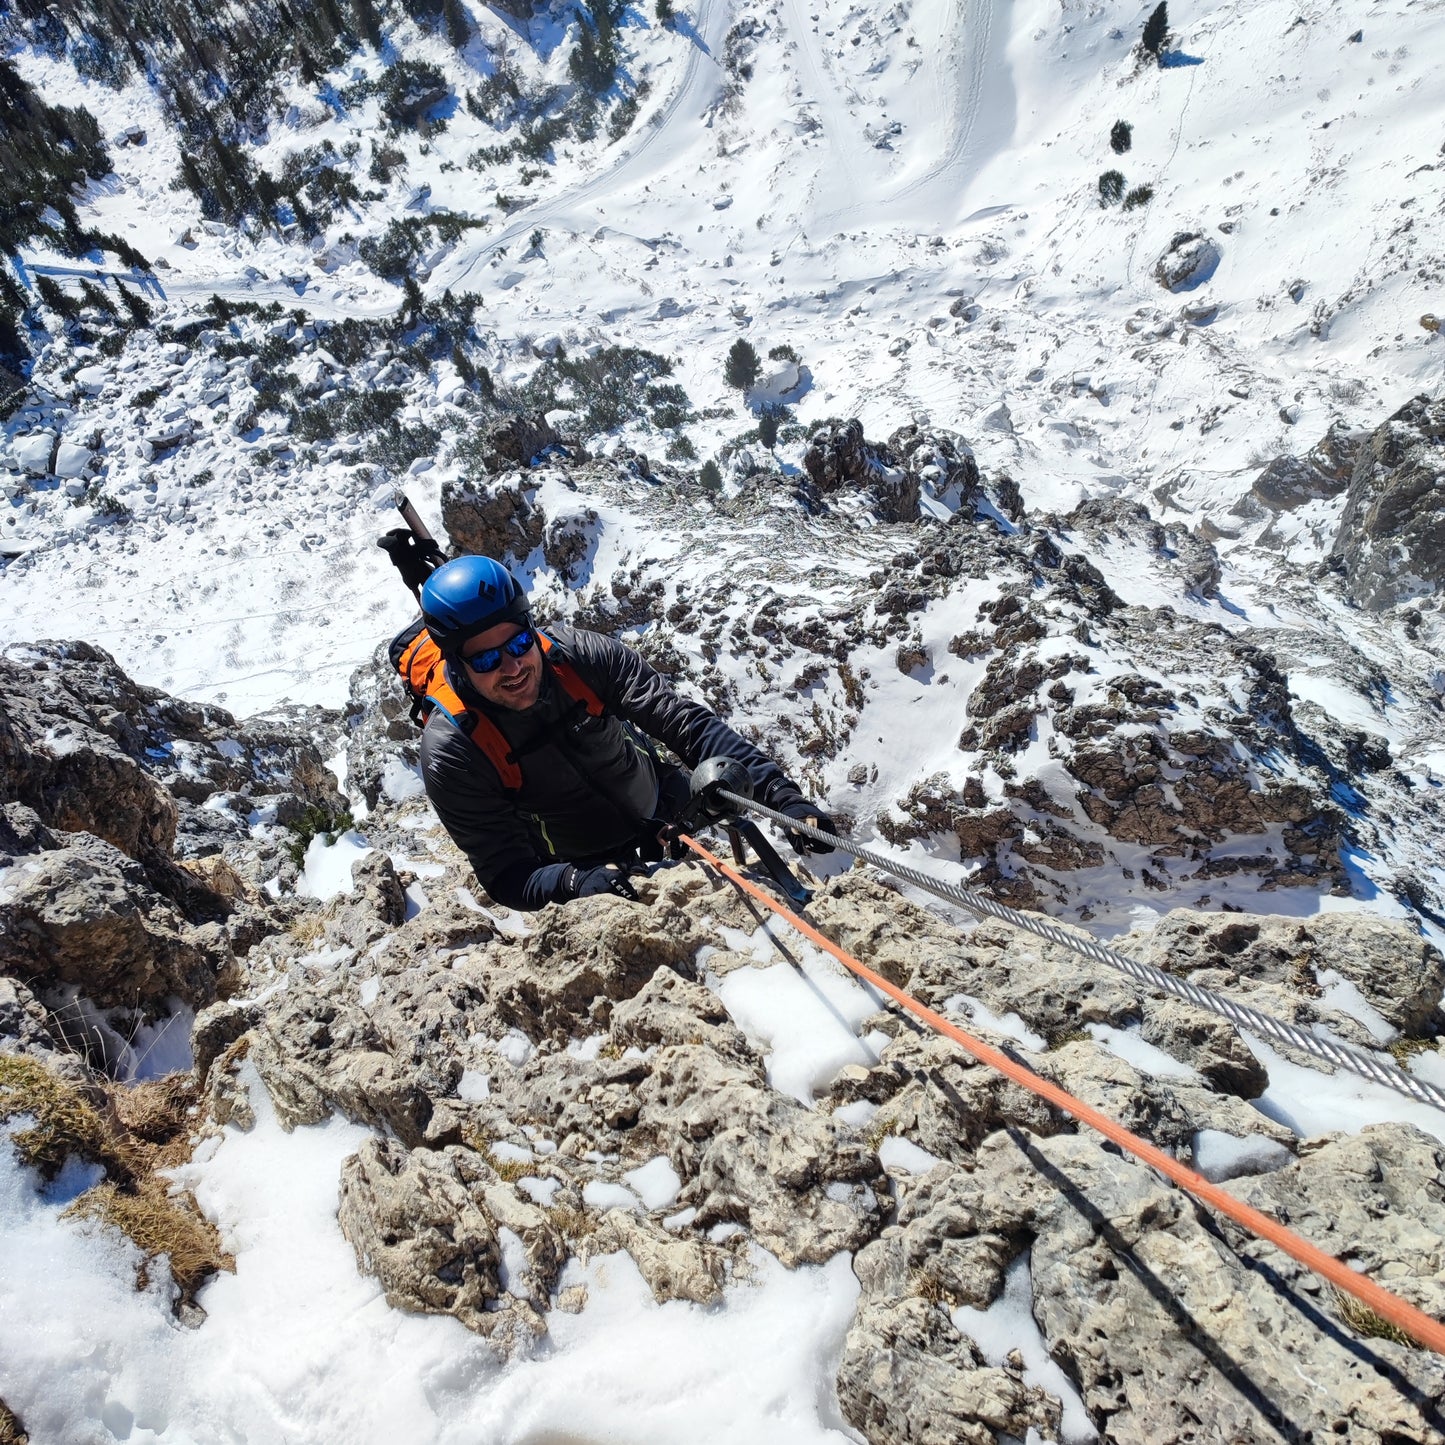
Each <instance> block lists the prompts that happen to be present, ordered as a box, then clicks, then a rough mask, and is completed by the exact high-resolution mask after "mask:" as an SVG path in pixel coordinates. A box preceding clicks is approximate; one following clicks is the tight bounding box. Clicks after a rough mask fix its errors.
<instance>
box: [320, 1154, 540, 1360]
mask: <svg viewBox="0 0 1445 1445" xmlns="http://www.w3.org/2000/svg"><path fill="white" fill-rule="evenodd" d="M489 1179H490V1182H491V1183H492V1184H493V1185H494V1186H495V1185H496V1184H497V1180H496V1176H495V1175H494V1174H492V1172H491V1171H490V1170H488V1169H486V1167H485V1166H484V1165H480V1164H479V1161H478V1160H477V1157H476V1155H475V1154H473V1153H472V1152H471V1151H470V1150H464V1149H448V1150H430V1149H419V1150H412V1151H408V1150H406V1149H405V1148H403V1147H402V1146H401V1145H400V1144H399V1143H397V1142H396V1141H395V1140H387V1139H374V1140H370V1141H368V1142H367V1143H366V1144H364V1145H363V1146H362V1147H361V1150H360V1151H359V1152H358V1153H356V1154H354V1155H352V1157H351V1158H350V1159H348V1160H347V1161H346V1163H345V1164H344V1165H343V1166H342V1171H341V1202H340V1205H339V1207H338V1209H337V1221H338V1223H339V1224H340V1225H341V1232H342V1233H343V1234H344V1235H345V1236H346V1238H347V1239H348V1240H349V1241H350V1242H351V1247H352V1248H353V1249H354V1250H355V1251H356V1263H357V1267H358V1268H359V1269H360V1270H361V1271H362V1272H363V1273H364V1274H372V1275H375V1276H376V1277H377V1279H378V1280H379V1281H380V1282H381V1285H382V1288H383V1289H384V1290H385V1292H386V1299H387V1303H388V1304H390V1305H392V1306H394V1307H395V1308H397V1309H405V1310H410V1311H412V1312H414V1313H422V1314H447V1315H452V1316H453V1317H454V1318H456V1319H457V1320H459V1321H460V1322H461V1323H462V1324H464V1325H465V1326H466V1327H467V1328H468V1329H469V1330H474V1331H475V1332H476V1333H478V1334H482V1335H487V1336H489V1337H491V1338H493V1339H495V1340H497V1342H498V1343H499V1344H504V1345H510V1344H516V1343H520V1342H521V1341H523V1340H525V1339H529V1338H532V1337H533V1336H535V1335H538V1334H540V1333H542V1332H543V1330H544V1329H545V1326H544V1324H543V1322H542V1319H541V1317H540V1315H539V1314H538V1313H537V1311H536V1310H535V1309H534V1308H532V1306H531V1304H530V1302H529V1301H528V1300H527V1299H526V1298H525V1297H518V1296H516V1295H513V1294H511V1293H509V1292H508V1290H507V1289H506V1288H505V1287H504V1286H503V1283H502V1278H503V1273H504V1265H503V1261H502V1251H501V1246H500V1243H499V1241H498V1231H497V1224H496V1221H495V1220H494V1219H493V1218H492V1217H491V1215H490V1214H489V1213H488V1211H487V1208H486V1197H487V1194H486V1190H485V1187H484V1186H485V1184H486V1183H487V1182H488V1180H489Z"/></svg>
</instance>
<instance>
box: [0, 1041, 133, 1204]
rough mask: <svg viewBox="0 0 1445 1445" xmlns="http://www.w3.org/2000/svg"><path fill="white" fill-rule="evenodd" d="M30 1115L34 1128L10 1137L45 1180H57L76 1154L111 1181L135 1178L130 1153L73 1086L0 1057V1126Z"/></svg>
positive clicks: (37, 1066)
mask: <svg viewBox="0 0 1445 1445" xmlns="http://www.w3.org/2000/svg"><path fill="white" fill-rule="evenodd" d="M27 1114H28V1115H30V1116H31V1117H32V1118H34V1120H35V1122H34V1124H32V1125H31V1126H30V1127H29V1128H28V1129H22V1130H20V1131H19V1132H18V1133H16V1134H15V1135H13V1136H12V1137H13V1138H14V1142H15V1147H16V1148H17V1149H18V1150H19V1151H20V1157H21V1158H22V1159H23V1160H24V1161H25V1162H26V1163H27V1164H29V1165H30V1166H31V1167H32V1168H34V1169H38V1170H39V1171H40V1174H41V1177H42V1178H44V1179H54V1178H55V1176H56V1175H57V1174H58V1173H60V1170H61V1168H62V1166H63V1165H64V1164H65V1161H66V1159H67V1158H69V1156H70V1155H72V1154H78V1155H80V1156H81V1157H82V1158H84V1159H92V1160H94V1161H95V1162H96V1163H97V1164H100V1165H102V1166H104V1168H105V1171H106V1173H107V1174H109V1175H110V1176H111V1177H113V1178H121V1179H126V1180H129V1179H130V1178H132V1177H133V1176H134V1172H135V1163H134V1160H133V1159H132V1158H131V1157H130V1152H129V1151H128V1150H127V1149H126V1148H125V1147H124V1146H123V1145H122V1144H120V1143H119V1142H118V1141H117V1140H116V1138H115V1137H114V1134H113V1133H112V1131H111V1129H110V1127H109V1125H107V1123H106V1121H105V1119H104V1118H103V1117H102V1115H101V1113H100V1111H99V1110H98V1109H96V1108H95V1106H94V1105H93V1104H91V1102H90V1101H89V1100H88V1099H87V1098H86V1097H85V1095H84V1094H83V1093H82V1092H81V1091H80V1090H79V1089H78V1088H76V1086H75V1085H74V1084H71V1083H68V1082H66V1080H64V1079H62V1078H61V1077H60V1076H59V1075H57V1074H54V1073H52V1072H51V1071H50V1070H49V1069H47V1068H46V1067H45V1065H44V1064H41V1063H38V1062H37V1061H36V1060H34V1059H31V1058H27V1057H25V1056H24V1055H22V1054H0V1122H4V1121H6V1120H9V1119H14V1118H17V1117H20V1116H23V1115H27Z"/></svg>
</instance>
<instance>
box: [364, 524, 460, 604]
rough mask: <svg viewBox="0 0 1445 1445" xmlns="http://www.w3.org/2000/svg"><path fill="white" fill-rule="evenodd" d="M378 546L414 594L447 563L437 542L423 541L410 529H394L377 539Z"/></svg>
mask: <svg viewBox="0 0 1445 1445" xmlns="http://www.w3.org/2000/svg"><path fill="white" fill-rule="evenodd" d="M376 545H377V546H378V547H380V548H381V550H382V551H383V552H385V553H386V555H387V556H388V557H390V558H391V565H392V566H393V567H395V568H396V570H397V571H398V572H400V573H401V580H402V581H403V582H405V583H406V585H407V586H408V587H410V588H411V590H412V591H413V592H416V591H418V590H419V589H420V588H421V585H422V583H423V582H425V581H426V579H427V578H428V577H430V576H431V574H432V573H433V572H435V571H436V569H437V568H438V567H440V566H441V564H442V563H443V562H445V561H446V558H445V557H443V556H442V549H441V548H440V547H438V546H437V544H436V543H435V542H433V541H431V540H430V539H428V540H427V541H425V542H424V541H422V539H421V538H420V537H418V536H417V535H416V533H415V532H413V531H412V530H411V528H410V527H393V528H392V529H391V531H389V532H388V533H387V534H386V535H385V536H384V537H378V538H377V539H376Z"/></svg>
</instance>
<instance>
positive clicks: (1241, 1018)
mask: <svg viewBox="0 0 1445 1445" xmlns="http://www.w3.org/2000/svg"><path fill="white" fill-rule="evenodd" d="M721 796H722V797H724V798H725V799H727V801H728V802H729V803H731V804H733V806H734V807H736V808H740V809H744V810H746V811H747V812H749V813H755V814H757V816H758V817H760V818H766V819H768V821H769V822H771V823H775V824H777V825H778V826H779V827H781V828H786V829H787V830H788V831H789V832H792V833H803V834H805V835H807V836H808V837H811V838H816V839H818V840H819V841H820V842H825V843H828V844H829V845H831V846H832V847H834V848H836V849H837V850H838V851H839V852H840V853H847V854H849V855H850V856H852V857H854V858H857V859H859V860H860V861H862V862H864V863H868V864H870V865H871V866H872V867H874V868H877V869H880V870H881V871H882V872H884V873H888V874H891V875H892V876H893V877H895V878H899V879H902V880H903V881H904V882H905V883H911V884H912V885H913V886H914V887H915V888H921V889H922V890H923V891H924V892H925V893H931V894H933V895H934V897H936V898H942V899H943V900H944V901H945V902H948V903H956V904H958V905H959V907H961V908H966V909H968V911H969V912H970V913H975V914H979V915H981V916H983V917H988V918H997V919H999V920H1000V921H1001V922H1003V923H1008V924H1012V925H1013V927H1015V928H1022V929H1023V930H1024V931H1025V932H1027V933H1032V934H1034V935H1036V936H1037V937H1039V938H1044V939H1047V940H1048V941H1049V942H1050V943H1057V944H1059V945H1060V946H1061V947H1063V948H1067V949H1071V950H1072V951H1073V952H1074V953H1079V954H1082V955H1083V956H1084V957H1085V958H1091V959H1093V960H1094V961H1095V962H1096V963H1102V964H1104V965H1106V966H1107V967H1109V968H1112V969H1116V970H1117V971H1118V972H1120V973H1122V974H1125V975H1127V976H1128V977H1129V978H1132V979H1133V980H1134V981H1135V982H1136V983H1142V984H1146V985H1148V986H1149V987H1150V988H1156V989H1159V990H1160V991H1161V992H1163V993H1167V994H1172V995H1173V996H1174V997H1175V998H1178V999H1183V1000H1184V1002H1185V1003H1191V1004H1193V1005H1195V1007H1196V1008H1202V1009H1207V1010H1208V1011H1209V1012H1210V1013H1214V1014H1218V1015H1219V1016H1220V1017H1221V1018H1226V1019H1228V1020H1229V1021H1230V1022H1231V1023H1233V1024H1238V1025H1239V1026H1240V1027H1242V1028H1247V1029H1252V1030H1254V1032H1256V1033H1258V1034H1262V1035H1263V1036H1264V1037H1266V1038H1268V1039H1271V1040H1273V1041H1274V1042H1276V1043H1280V1044H1285V1045H1287V1046H1288V1047H1290V1048H1293V1049H1298V1050H1300V1051H1301V1052H1302V1053H1307V1054H1311V1055H1313V1056H1314V1057H1315V1058H1317V1059H1322V1060H1324V1062H1325V1063H1328V1064H1333V1065H1334V1066H1335V1067H1336V1068H1341V1069H1347V1070H1349V1072H1350V1073H1352V1074H1357V1075H1358V1076H1359V1077H1360V1078H1362V1079H1368V1080H1369V1081H1370V1082H1371V1083H1375V1084H1382V1085H1383V1086H1384V1087H1385V1088H1387V1089H1393V1090H1394V1091H1395V1092H1396V1093H1397V1094H1403V1095H1404V1096H1405V1097H1406V1098H1408V1099H1413V1100H1414V1101H1415V1102H1416V1103H1419V1104H1428V1105H1430V1106H1431V1107H1432V1108H1436V1109H1445V1089H1440V1088H1437V1087H1436V1086H1435V1085H1434V1084H1431V1083H1429V1082H1427V1081H1426V1080H1424V1079H1420V1078H1416V1077H1415V1075H1414V1074H1409V1073H1406V1072H1405V1070H1404V1069H1402V1068H1400V1067H1399V1066H1398V1065H1397V1064H1396V1063H1395V1062H1394V1060H1392V1059H1387V1058H1385V1057H1383V1056H1382V1055H1380V1054H1376V1053H1371V1052H1369V1051H1368V1050H1366V1049H1361V1048H1357V1047H1356V1046H1355V1045H1354V1044H1347V1043H1345V1042H1344V1041H1343V1040H1341V1039H1332V1038H1322V1037H1321V1036H1320V1035H1318V1034H1316V1033H1313V1032H1311V1031H1309V1030H1306V1029H1302V1028H1298V1027H1297V1026H1296V1025H1294V1024H1289V1023H1285V1021H1284V1020H1283V1019H1277V1018H1275V1017H1274V1016H1273V1015H1271V1014H1267V1013H1261V1012H1260V1011H1259V1010H1258V1009H1256V1008H1251V1007H1250V1006H1249V1005H1248V1004H1244V1003H1239V1002H1237V1001H1235V1000H1234V999H1230V998H1225V997H1224V995H1223V994H1217V993H1214V992H1213V991H1212V990H1210V989H1207V988H1201V987H1200V986H1199V985H1198V984H1196V983H1191V982H1190V981H1189V980H1188V979H1184V978H1178V977H1176V976H1175V975H1174V974H1172V973H1165V972H1164V971H1163V970H1162V969H1158V968H1154V967H1152V966H1151V965H1150V964H1147V963H1140V962H1139V960H1138V959H1134V958H1129V957H1127V956H1126V955H1124V954H1122V953H1119V952H1117V951H1116V950H1114V949H1112V948H1109V947H1106V946H1105V945H1104V944H1102V943H1099V942H1097V941H1096V940H1095V939H1092V938H1088V937H1085V936H1081V935H1079V934H1078V933H1075V932H1073V931H1071V930H1070V929H1067V928H1064V927H1061V926H1060V925H1059V924H1057V923H1051V922H1049V920H1048V919H1045V918H1039V917H1036V916H1032V915H1030V914H1027V913H1020V912H1019V911H1018V910H1017V909H1014V908H1009V907H1008V906H1007V905H1005V904H1003V903H999V902H997V901H996V900H994V899H992V898H989V897H987V896H986V895H984V894H982V893H976V892H974V891H973V890H972V889H970V888H959V887H957V886H956V885H954V884H951V883H944V882H941V881H940V880H938V879H936V878H930V877H929V876H928V875H927V874H926V873H920V872H919V871H918V869H916V868H914V867H911V866H910V865H909V864H907V863H901V862H897V861H895V860H894V859H891V858H885V857H883V856H882V855H881V854H878V853H872V852H869V850H868V849H866V848H860V847H858V845H857V844H856V843H850V842H849V841H848V840H847V839H846V838H839V837H836V836H835V835H834V834H832V833H825V832H824V831H823V830H822V829H821V828H815V827H813V826H812V824H810V823H804V822H802V821H800V820H799V819H797V818H790V817H788V816H787V814H785V813H779V812H775V811H774V810H773V809H772V808H766V807H764V806H763V805H762V804H761V803H757V802H754V801H753V799H751V798H744V797H742V796H740V795H739V794H737V793H730V792H727V791H726V790H721Z"/></svg>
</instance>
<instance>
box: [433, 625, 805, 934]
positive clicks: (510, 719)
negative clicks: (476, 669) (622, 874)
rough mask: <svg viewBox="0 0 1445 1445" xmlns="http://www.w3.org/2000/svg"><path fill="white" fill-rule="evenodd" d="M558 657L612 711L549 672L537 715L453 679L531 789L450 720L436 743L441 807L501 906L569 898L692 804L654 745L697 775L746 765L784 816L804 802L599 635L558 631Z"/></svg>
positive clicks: (764, 762)
mask: <svg viewBox="0 0 1445 1445" xmlns="http://www.w3.org/2000/svg"><path fill="white" fill-rule="evenodd" d="M545 631H546V634H547V636H548V637H549V638H550V639H551V641H552V643H553V645H554V648H555V651H556V653H557V654H560V655H561V656H562V657H563V658H565V659H566V660H567V661H568V662H570V663H571V664H572V666H573V667H574V668H575V669H576V671H577V674H578V676H580V677H581V678H582V680H583V681H584V682H585V683H586V684H587V685H588V686H589V687H590V688H591V689H592V691H593V692H595V693H596V694H597V696H598V698H599V699H601V701H602V704H603V709H604V711H603V715H602V716H601V717H589V716H588V714H587V711H586V709H585V707H584V706H583V705H582V704H581V703H578V702H576V701H574V700H573V699H572V698H571V697H570V696H569V695H568V694H567V692H566V691H565V690H564V689H563V687H562V685H561V684H560V683H559V682H558V681H557V678H556V676H555V675H554V673H553V671H552V668H551V665H550V663H548V662H546V661H545V659H544V662H543V679H542V690H541V693H540V695H539V696H538V699H537V701H536V703H534V704H533V705H532V706H531V707H530V708H528V709H527V710H526V711H525V712H512V711H509V710H507V709H505V708H497V707H491V706H488V705H487V704H486V703H485V702H483V700H482V699H481V697H480V696H479V695H478V694H477V692H476V691H475V689H473V688H472V687H471V686H470V685H469V684H468V682H467V680H466V677H465V675H464V674H463V675H461V676H458V671H457V670H456V669H453V668H448V670H447V680H448V681H449V682H450V683H451V685H452V687H453V688H455V689H456V691H457V693H458V694H459V696H460V697H461V698H462V700H463V702H465V703H466V704H467V706H468V707H469V708H475V709H477V710H478V711H481V712H485V713H486V715H487V717H489V718H490V719H491V720H492V722H494V723H495V724H496V725H497V727H498V729H500V731H501V733H502V735H503V736H504V737H505V738H506V739H507V742H508V743H509V744H510V745H511V748H512V756H513V758H514V759H515V760H516V762H517V764H518V765H519V766H520V768H521V770H522V786H521V788H520V789H519V790H517V791H512V790H510V789H508V788H506V787H504V786H503V784H502V780H501V778H500V777H499V776H498V774H497V770H496V768H495V767H494V766H493V765H492V763H491V761H490V760H489V759H488V758H487V756H486V755H485V754H484V753H483V752H482V751H481V749H480V748H478V747H477V745H476V744H475V743H474V742H473V741H472V740H471V738H470V737H469V736H468V735H467V733H466V732H464V731H462V730H461V729H460V728H459V727H458V726H457V725H456V724H455V723H453V722H452V721H451V719H450V718H449V717H447V716H446V714H445V713H443V712H442V711H441V709H440V708H438V709H437V710H436V711H434V712H433V714H432V716H431V718H430V720H429V721H428V722H427V725H426V729H425V731H424V732H423V733H422V740H421V765H422V777H423V779H424V780H425V783H426V791H427V797H428V798H430V800H431V804H432V807H433V808H435V809H436V814H437V817H438V818H440V819H441V821H442V824H443V826H444V827H445V828H446V830H447V832H448V833H450V834H451V836H452V840H453V841H454V842H455V843H456V845H457V847H459V848H460V849H461V850H462V852H464V853H465V854H466V855H467V857H468V859H469V860H470V861H471V864H472V867H473V868H474V869H475V870H476V874H477V877H478V879H479V880H480V881H481V884H482V886H483V887H484V888H485V889H486V890H487V892H488V893H489V894H490V895H491V897H492V898H493V899H495V900H496V901H497V902H498V903H501V904H503V905H504V906H506V907H510V908H524V909H533V908H540V907H541V906H542V905H543V904H544V903H549V902H553V901H556V900H559V899H561V898H563V897H565V896H566V895H565V893H564V891H563V889H562V877H563V874H564V873H565V871H566V865H567V864H569V863H580V864H584V865H586V864H593V863H599V862H604V861H607V860H610V859H617V858H623V857H626V856H628V855H629V854H630V853H631V851H632V849H633V847H634V845H635V844H637V843H638V842H639V841H640V840H642V839H645V838H655V836H656V834H657V830H658V828H659V827H660V826H661V824H662V823H663V822H666V821H670V820H671V818H672V817H674V816H675V815H676V813H677V811H678V808H679V806H680V799H681V798H682V797H683V796H684V795H683V794H682V792H681V790H680V789H679V788H678V786H677V781H678V780H677V779H676V777H675V776H672V775H674V774H675V771H676V770H675V768H674V767H673V766H672V765H671V764H668V763H665V762H662V761H661V760H660V759H659V758H658V757H657V754H656V752H655V750H654V749H653V747H652V743H653V742H657V743H661V744H662V745H663V746H665V747H666V748H668V749H670V750H671V751H672V752H673V753H674V754H675V755H676V756H677V757H678V758H680V759H681V760H682V761H683V762H684V763H685V764H686V765H687V766H688V767H689V768H694V767H696V766H697V765H698V764H699V763H700V762H702V761H703V760H704V759H706V758H711V757H718V756H725V757H730V758H735V759H737V760H738V761H739V762H741V763H742V764H743V765H744V766H745V767H746V768H747V770H748V772H749V774H750V775H751V776H752V780H753V790H754V796H756V797H757V798H758V799H759V800H760V801H762V802H764V803H766V804H768V806H770V807H774V808H779V807H784V806H786V805H787V804H789V803H794V802H797V801H799V800H800V799H801V798H802V793H801V792H800V791H799V790H798V788H797V787H796V785H795V784H793V783H792V782H790V781H789V780H788V778H787V777H786V776H785V775H784V774H783V772H782V770H781V769H780V768H779V767H778V765H777V764H776V763H774V762H773V761H772V760H771V759H770V758H768V757H767V756H766V755H765V754H763V753H762V752H760V751H759V750H758V749H757V748H755V747H754V746H753V745H752V744H751V743H750V742H748V741H747V740H746V739H744V738H742V737H739V736H738V734H737V733H735V732H734V731H733V730H732V729H731V728H730V727H728V726H727V724H726V723H724V722H723V721H722V720H721V719H720V718H718V717H717V716H716V715H715V714H713V713H711V712H709V711H708V710H707V708H705V707H703V705H702V704H701V703H696V702H690V701H688V699H686V698H683V697H679V696H678V694H677V693H675V692H673V690H672V689H671V688H670V687H669V686H668V684H667V681H666V679H664V678H663V677H662V676H661V674H659V673H658V672H656V671H654V670H653V669H652V668H651V667H649V666H648V665H647V663H645V662H644V661H643V660H642V658H641V657H639V656H638V655H637V653H635V652H634V651H633V650H632V649H631V648H630V647H626V646H624V645H623V644H622V643H620V642H615V641H613V639H611V638H610V637H604V636H602V635H601V634H600V633H596V632H582V631H576V630H574V629H572V628H570V627H563V626H559V627H548V628H546V629H545Z"/></svg>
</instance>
